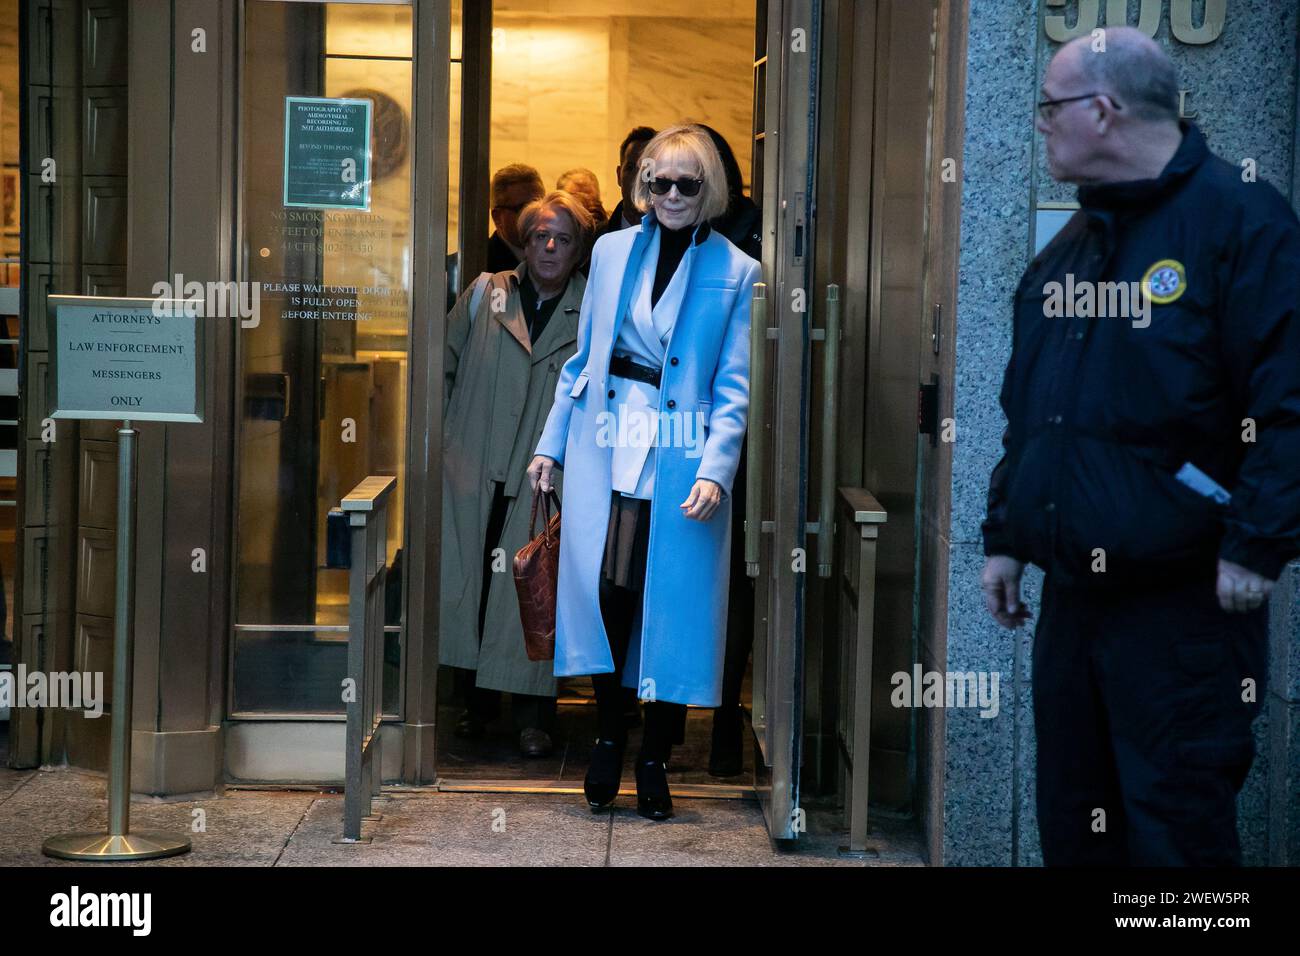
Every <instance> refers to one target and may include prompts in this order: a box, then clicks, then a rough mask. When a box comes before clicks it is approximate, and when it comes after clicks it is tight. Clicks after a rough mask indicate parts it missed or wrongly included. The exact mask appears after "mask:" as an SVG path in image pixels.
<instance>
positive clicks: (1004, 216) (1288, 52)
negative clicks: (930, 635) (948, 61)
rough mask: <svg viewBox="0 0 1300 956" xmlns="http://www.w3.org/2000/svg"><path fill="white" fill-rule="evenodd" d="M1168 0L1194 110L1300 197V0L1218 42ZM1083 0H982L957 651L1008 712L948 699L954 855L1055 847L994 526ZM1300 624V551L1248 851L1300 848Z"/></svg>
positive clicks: (1282, 856) (1274, 669)
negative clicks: (999, 607) (1052, 111)
mask: <svg viewBox="0 0 1300 956" xmlns="http://www.w3.org/2000/svg"><path fill="white" fill-rule="evenodd" d="M1170 2H1171V0H1163V2H1162V3H1161V8H1162V9H1161V17H1160V25H1159V29H1158V31H1157V33H1156V35H1155V37H1156V40H1157V41H1158V42H1159V43H1161V44H1162V46H1164V47H1165V49H1167V50H1168V51H1169V53H1170V55H1171V56H1172V57H1173V58H1174V61H1175V63H1176V64H1177V65H1178V67H1179V71H1180V76H1181V79H1182V83H1181V85H1182V86H1183V87H1184V88H1185V89H1187V90H1189V91H1190V93H1189V95H1188V96H1187V99H1186V110H1187V112H1188V113H1189V114H1190V115H1192V116H1193V117H1194V118H1195V120H1196V122H1197V123H1199V124H1200V125H1201V128H1202V129H1203V130H1204V131H1205V133H1206V135H1207V138H1208V140H1209V143H1210V147H1211V149H1213V150H1214V151H1215V152H1217V153H1218V154H1220V155H1221V156H1223V157H1225V158H1227V159H1229V160H1231V161H1233V162H1240V161H1241V160H1242V159H1244V158H1246V157H1250V158H1253V159H1255V160H1256V162H1257V164H1258V169H1259V175H1260V177H1261V178H1263V179H1267V180H1268V181H1270V182H1271V183H1273V184H1274V185H1275V186H1276V187H1277V188H1278V189H1280V190H1282V192H1283V193H1286V194H1288V195H1289V196H1290V197H1291V198H1292V200H1293V202H1294V201H1296V200H1297V199H1300V195H1298V193H1297V181H1298V174H1300V169H1298V168H1297V167H1298V165H1300V164H1297V161H1296V156H1297V142H1298V139H1300V137H1298V131H1297V89H1296V88H1297V47H1298V43H1297V30H1298V13H1300V11H1298V7H1300V2H1297V0H1228V3H1227V19H1226V25H1225V28H1224V31H1223V33H1222V35H1221V36H1220V37H1218V38H1217V39H1216V40H1214V41H1213V42H1212V43H1209V44H1206V45H1188V44H1185V43H1183V42H1181V41H1180V40H1178V39H1176V38H1174V37H1173V36H1172V35H1171V30H1170V19H1169V17H1170V9H1169V8H1170ZM1174 2H1176V3H1178V2H1180V0H1174ZM1182 2H1185V0H1182ZM1078 6H1079V4H1078V0H1065V2H1064V3H1062V2H1061V0H1041V4H1040V2H1039V0H970V30H969V35H968V45H969V46H968V57H967V64H966V82H967V90H966V132H965V143H964V158H963V186H962V188H963V199H962V224H961V234H962V249H961V256H960V267H959V270H960V271H959V279H958V283H959V285H958V289H959V291H958V297H959V301H958V319H957V328H956V342H955V348H956V375H955V380H954V386H953V387H954V414H955V417H956V420H957V423H958V427H957V435H958V439H957V443H956V445H955V447H954V450H953V474H952V524H951V529H950V530H951V538H950V580H949V607H948V620H947V624H948V628H947V648H948V663H947V667H948V669H949V670H950V671H997V672H999V673H1000V674H1001V675H1002V679H1001V684H1000V690H1001V702H1000V711H999V714H998V716H997V717H996V718H992V719H984V718H981V717H979V716H978V712H977V711H976V710H974V709H960V708H953V709H950V710H949V711H948V713H947V714H946V718H947V719H946V740H945V744H946V755H945V767H944V778H945V779H944V805H943V838H942V846H943V853H942V856H943V859H942V862H943V863H946V864H950V865H959V866H963V865H999V866H1008V865H1029V866H1033V865H1039V864H1041V853H1040V850H1039V845H1038V831H1037V822H1036V819H1035V813H1034V727H1033V714H1032V708H1031V704H1030V684H1029V672H1030V667H1029V662H1030V653H1031V649H1032V646H1033V645H1032V640H1033V638H1032V635H1031V634H1030V633H1027V632H1025V633H1020V634H1013V633H1011V632H1009V631H1006V630H1003V629H1001V628H999V627H998V626H997V625H996V624H995V623H993V621H992V620H991V619H990V618H989V617H988V614H987V613H986V611H985V610H984V606H983V598H982V594H981V592H980V587H979V573H980V569H981V567H982V566H983V561H984V558H983V550H982V546H981V539H980V530H979V526H980V521H981V520H982V518H983V516H984V506H985V503H984V497H985V493H986V489H987V483H988V475H989V472H990V470H991V469H992V468H993V466H994V464H995V463H996V462H997V460H998V457H999V455H1000V453H1001V444H1000V440H1001V435H1002V429H1003V426H1004V419H1003V416H1002V412H1001V410H1000V409H999V407H998V404H997V398H998V391H999V387H1000V383H1001V379H1002V372H1003V369H1004V367H1005V365H1006V361H1007V357H1008V355H1009V354H1010V349H1011V314H1010V308H1009V305H1010V301H1011V296H1012V294H1013V292H1014V289H1015V286H1016V284H1017V282H1018V281H1019V277H1020V274H1021V272H1022V271H1023V269H1024V268H1025V266H1026V264H1027V263H1028V260H1029V257H1030V255H1029V254H1030V250H1031V232H1032V223H1033V219H1034V207H1035V204H1036V203H1043V202H1051V201H1058V202H1059V201H1070V200H1073V198H1074V190H1073V187H1069V186H1061V185H1060V184H1058V183H1055V182H1053V181H1052V180H1051V178H1050V176H1049V175H1048V173H1047V169H1046V163H1045V158H1044V156H1043V152H1042V149H1041V140H1040V139H1039V138H1038V137H1037V134H1036V133H1035V132H1034V129H1033V118H1034V102H1035V100H1036V99H1037V92H1038V86H1039V84H1040V82H1041V81H1042V76H1043V73H1044V71H1045V69H1046V66H1047V62H1048V60H1049V59H1050V58H1051V56H1052V54H1053V53H1054V52H1055V51H1056V50H1057V49H1058V48H1059V44H1057V43H1054V42H1052V41H1050V40H1049V39H1048V38H1047V37H1046V35H1045V32H1044V29H1043V25H1042V19H1041V17H1042V15H1043V13H1044V12H1047V13H1050V14H1064V15H1065V17H1066V22H1067V23H1069V24H1072V23H1074V22H1075V20H1076V17H1077V10H1078ZM1101 6H1102V7H1103V9H1104V8H1105V6H1106V5H1105V4H1102V5H1101ZM1040 7H1042V8H1047V9H1046V11H1045V10H1044V9H1041V8H1040ZM1138 8H1139V2H1138V0H1130V2H1129V22H1130V23H1133V24H1134V25H1136V24H1137V23H1138V12H1139V10H1138ZM1203 9H1204V2H1203V0H1194V2H1193V3H1192V13H1193V20H1194V22H1196V23H1199V22H1200V21H1201V17H1202V11H1203ZM1104 17H1105V14H1104V13H1103V20H1104ZM1025 170H1030V175H1029V176H1026V175H1025ZM1040 584H1041V579H1040V576H1039V575H1037V574H1036V573H1035V572H1033V569H1031V573H1030V575H1029V577H1028V580H1027V589H1026V590H1027V595H1028V600H1029V602H1030V606H1031V607H1034V608H1037V607H1038V603H1039V602H1038V598H1039V586H1040ZM1297 633H1300V564H1293V565H1292V566H1291V567H1290V568H1288V569H1287V572H1286V573H1285V575H1284V578H1283V580H1282V581H1281V582H1280V584H1279V593H1278V596H1277V598H1276V599H1275V600H1274V602H1273V639H1272V655H1271V657H1272V659H1271V664H1270V674H1269V688H1268V691H1267V696H1266V699H1265V705H1264V707H1263V709H1262V710H1263V712H1262V714H1261V716H1260V718H1259V720H1258V721H1257V722H1256V725H1255V727H1256V739H1257V743H1258V751H1259V753H1258V756H1257V758H1256V761H1255V765H1254V768H1253V769H1252V771H1251V774H1250V776H1249V778H1248V779H1247V782H1246V785H1245V787H1244V788H1243V791H1242V794H1241V797H1240V799H1239V810H1240V819H1239V825H1240V832H1241V840H1242V850H1243V855H1244V860H1245V862H1246V863H1248V864H1254V865H1261V864H1273V865H1281V864H1291V865H1295V864H1297V863H1300V786H1298V782H1297V778H1298V776H1300V746H1297V742H1298V741H1300V641H1297V637H1296V635H1297ZM1008 676H1009V677H1010V679H1008ZM936 862H939V861H936Z"/></svg>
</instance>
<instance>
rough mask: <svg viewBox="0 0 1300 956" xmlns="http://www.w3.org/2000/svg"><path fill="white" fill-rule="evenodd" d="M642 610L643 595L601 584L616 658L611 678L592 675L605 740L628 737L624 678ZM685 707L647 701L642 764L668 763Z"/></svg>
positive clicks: (603, 611)
mask: <svg viewBox="0 0 1300 956" xmlns="http://www.w3.org/2000/svg"><path fill="white" fill-rule="evenodd" d="M640 608H641V592H640V591H639V590H631V589H629V588H621V587H616V586H614V585H612V584H608V583H607V582H605V581H603V580H602V581H601V584H600V613H601V618H602V620H603V621H604V622H605V631H606V633H608V635H609V650H610V653H611V654H612V655H613V657H614V672H613V673H612V674H592V675H591V684H592V688H593V689H594V690H595V692H596V720H597V724H598V726H599V733H600V736H601V738H602V739H604V740H622V739H624V735H625V734H626V733H627V723H626V722H625V720H624V705H625V701H626V698H625V696H624V688H623V686H622V680H621V676H620V675H621V674H622V673H623V665H624V663H626V661H627V649H628V644H629V643H630V642H631V637H632V625H633V624H634V623H635V621H636V615H637V612H638V611H639V610H640ZM685 720H686V705H685V704H673V703H669V702H667V701H661V700H655V701H647V702H646V705H645V727H644V728H643V730H642V734H641V754H640V756H639V757H638V759H640V760H660V761H663V762H665V763H666V762H667V761H668V758H669V756H670V755H671V753H672V747H673V741H674V739H675V738H676V736H677V730H678V727H679V726H684V725H685Z"/></svg>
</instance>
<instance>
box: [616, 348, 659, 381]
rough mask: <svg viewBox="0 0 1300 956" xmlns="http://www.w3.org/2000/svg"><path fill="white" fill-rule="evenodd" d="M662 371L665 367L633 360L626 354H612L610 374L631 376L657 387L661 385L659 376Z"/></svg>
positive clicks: (621, 376) (622, 376)
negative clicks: (660, 367)
mask: <svg viewBox="0 0 1300 956" xmlns="http://www.w3.org/2000/svg"><path fill="white" fill-rule="evenodd" d="M662 373H663V369H658V368H655V367H654V366H651V365H641V364H640V363H638V362H633V361H632V360H631V359H630V358H628V357H627V356H626V355H612V356H610V359H609V374H610V375H617V376H618V377H619V378H630V379H633V380H635V381H638V382H645V383H646V384H647V385H653V386H654V387H655V388H658V387H659V376H660V375H661V374H662Z"/></svg>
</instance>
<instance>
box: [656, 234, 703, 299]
mask: <svg viewBox="0 0 1300 956" xmlns="http://www.w3.org/2000/svg"><path fill="white" fill-rule="evenodd" d="M694 236H695V227H694V226H683V227H682V228H681V229H668V228H666V227H664V226H663V225H662V224H660V226H659V261H658V262H657V263H655V284H654V286H653V288H652V289H651V291H650V307H651V308H654V307H655V306H656V305H658V304H659V297H660V296H661V295H663V292H664V289H666V288H668V283H669V282H671V281H672V278H673V273H674V272H676V271H677V266H678V265H680V264H681V261H682V256H684V255H685V254H686V247H687V246H689V245H690V244H691V239H692V238H694Z"/></svg>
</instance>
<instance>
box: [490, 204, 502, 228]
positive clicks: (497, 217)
mask: <svg viewBox="0 0 1300 956" xmlns="http://www.w3.org/2000/svg"><path fill="white" fill-rule="evenodd" d="M492 225H494V226H496V227H497V232H500V231H501V210H500V209H493V210H492Z"/></svg>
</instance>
